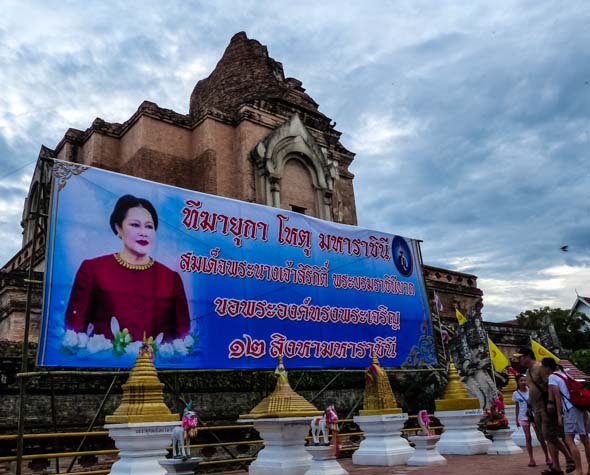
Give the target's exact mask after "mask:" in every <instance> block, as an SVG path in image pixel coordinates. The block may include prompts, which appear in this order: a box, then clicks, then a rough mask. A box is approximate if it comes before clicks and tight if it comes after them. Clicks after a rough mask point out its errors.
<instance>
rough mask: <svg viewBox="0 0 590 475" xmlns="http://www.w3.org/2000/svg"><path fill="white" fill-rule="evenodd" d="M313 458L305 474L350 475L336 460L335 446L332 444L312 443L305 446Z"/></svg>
mask: <svg viewBox="0 0 590 475" xmlns="http://www.w3.org/2000/svg"><path fill="white" fill-rule="evenodd" d="M305 449H306V450H307V451H308V452H309V453H310V454H311V456H312V457H313V460H312V462H311V467H309V470H308V471H307V472H305V475H348V472H347V471H346V470H344V469H343V468H342V466H341V465H340V464H339V463H338V461H337V460H336V455H335V454H334V447H333V446H331V445H312V446H309V447H305Z"/></svg>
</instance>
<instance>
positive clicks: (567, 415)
mask: <svg viewBox="0 0 590 475" xmlns="http://www.w3.org/2000/svg"><path fill="white" fill-rule="evenodd" d="M541 364H542V365H543V369H544V370H545V372H546V374H547V375H548V384H549V400H548V401H547V411H548V412H553V413H555V414H557V420H558V422H559V424H560V425H562V426H563V431H564V433H565V442H566V444H567V446H568V448H569V449H570V452H571V454H572V456H573V458H574V460H575V462H576V471H575V474H576V475H583V474H582V458H581V455H580V451H579V450H578V448H577V447H576V443H575V441H574V437H575V436H576V434H578V435H579V436H580V441H581V442H582V445H583V446H584V452H585V453H586V461H587V463H588V466H589V467H590V441H589V439H588V433H589V432H590V424H589V421H588V412H587V411H586V410H584V409H579V408H578V407H576V406H575V405H574V404H573V401H572V397H571V395H570V389H571V388H570V387H569V384H568V382H569V380H570V377H569V376H568V375H567V374H565V371H564V370H563V367H562V366H560V365H558V364H557V363H556V362H555V360H554V359H553V358H543V360H542V361H541ZM587 473H588V474H590V469H589V470H588V472H587Z"/></svg>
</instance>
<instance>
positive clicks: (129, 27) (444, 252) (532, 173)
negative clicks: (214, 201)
mask: <svg viewBox="0 0 590 475" xmlns="http://www.w3.org/2000/svg"><path fill="white" fill-rule="evenodd" d="M0 11H1V13H0V261H1V262H0V264H3V263H4V262H6V261H7V260H8V259H9V258H10V257H11V256H12V255H13V254H14V253H15V252H16V251H17V250H18V249H19V247H20V238H21V235H20V225H19V223H20V219H21V213H22V206H23V200H24V198H25V196H26V193H27V189H28V185H29V181H30V176H31V173H32V171H33V168H34V164H35V161H36V158H37V155H38V152H39V148H40V146H41V145H42V144H44V145H46V146H48V147H50V148H54V147H55V146H56V145H57V143H58V142H59V140H60V139H61V138H62V137H63V134H64V133H65V131H66V130H67V129H68V128H69V127H73V128H78V129H82V130H83V129H86V128H87V127H89V126H90V124H91V123H92V121H93V119H94V118H95V117H101V118H103V119H104V120H106V121H109V122H123V121H125V120H126V119H128V118H129V116H131V115H132V114H133V112H134V111H135V110H136V109H137V107H138V106H139V104H140V103H141V102H142V101H143V100H150V101H153V102H156V103H157V104H158V105H160V106H161V107H165V108H170V109H173V110H175V111H177V112H180V113H187V112H188V105H189V96H190V92H191V90H192V88H193V87H194V85H195V84H196V82H197V81H198V80H199V79H202V78H204V77H206V76H208V75H209V73H210V72H211V71H212V70H213V68H214V67H215V64H216V62H217V61H218V59H219V58H220V57H221V55H222V53H223V51H224V49H225V47H226V46H227V44H228V42H229V40H230V38H231V37H232V36H233V34H235V33H236V32H238V31H245V32H246V33H247V35H248V37H249V38H255V39H257V40H259V41H260V42H261V43H263V44H265V45H267V47H268V50H269V53H270V55H271V56H272V57H273V58H275V59H276V60H277V61H280V62H282V63H283V66H284V69H285V74H286V75H287V76H292V77H296V78H298V79H300V80H301V81H303V86H304V87H305V88H306V89H307V92H308V93H309V94H310V95H311V96H312V97H313V98H314V99H315V100H316V102H318V103H319V104H320V110H321V111H322V112H323V113H324V114H326V115H327V116H329V117H331V118H332V119H333V120H335V121H336V122H337V129H338V130H340V131H341V132H342V133H343V136H342V142H343V144H344V145H345V146H346V147H347V148H348V149H350V150H352V151H353V152H355V153H356V154H357V157H356V160H355V162H354V163H353V165H352V171H353V173H354V174H355V175H356V179H355V193H356V200H357V208H358V218H359V224H360V225H361V226H364V227H368V228H374V229H379V230H382V231H387V232H392V233H395V234H401V235H404V236H408V237H414V238H419V239H422V240H424V243H423V255H424V260H425V262H426V263H427V264H431V265H436V266H441V267H446V268H450V269H455V270H459V271H463V272H469V273H473V274H476V275H477V276H478V278H479V280H478V283H479V287H480V288H481V289H482V290H483V292H484V305H485V306H484V310H483V312H484V318H485V319H487V320H496V321H501V320H506V319H511V318H513V317H514V316H515V315H517V314H518V313H519V312H521V311H523V310H526V309H531V308H538V307H540V306H545V305H549V306H554V307H563V308H569V307H570V306H571V305H572V304H573V302H574V300H575V289H577V290H578V292H579V293H580V294H582V295H584V294H585V295H590V199H589V194H590V193H589V190H590V174H589V173H588V167H589V161H590V2H588V1H585V0H578V1H568V2H555V1H542V0H533V1H526V0H520V1H514V2H511V1H497V2H487V1H471V2H465V1H459V0H457V1H454V2H445V1H436V2H435V1H428V2H426V1H424V2H423V1H418V0H412V1H410V0H408V1H397V0H382V1H364V2H357V1H349V2H347V1H342V0H338V1H323V2H318V1H307V0H303V1H299V2H278V1H276V2H272V1H267V2H264V1H260V0H253V1H241V2H238V1H236V2H231V1H221V0H216V1H215V2H206V1H202V2H198V1H192V2H190V1H176V2H175V1H168V2H164V1H146V0H141V1H125V2H115V1H86V0H85V1H81V0H80V1H63V0H62V1H38V2H33V1H23V0H15V1H12V0H2V2H1V4H0ZM563 245H569V251H568V252H567V253H565V252H562V251H560V247H561V246H563Z"/></svg>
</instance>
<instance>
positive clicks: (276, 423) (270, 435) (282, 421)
mask: <svg viewBox="0 0 590 475" xmlns="http://www.w3.org/2000/svg"><path fill="white" fill-rule="evenodd" d="M312 419H313V417H284V418H268V419H245V420H240V422H248V423H253V424H254V428H255V429H256V430H257V431H258V433H259V434H260V436H261V438H262V439H263V440H264V448H263V449H262V450H261V451H260V452H259V453H258V456H257V457H256V460H255V461H254V462H252V463H251V464H250V468H249V469H248V473H249V474H250V475H304V474H305V472H307V471H308V470H309V468H310V466H311V461H312V456H311V455H310V454H309V453H308V452H307V450H305V449H306V447H305V437H306V436H307V434H308V433H309V424H310V422H311V420H312Z"/></svg>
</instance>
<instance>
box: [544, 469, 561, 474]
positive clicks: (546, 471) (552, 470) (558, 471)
mask: <svg viewBox="0 0 590 475" xmlns="http://www.w3.org/2000/svg"><path fill="white" fill-rule="evenodd" d="M541 473H542V474H543V475H563V470H555V469H553V468H548V469H547V470H543V471H542V472H541Z"/></svg>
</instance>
